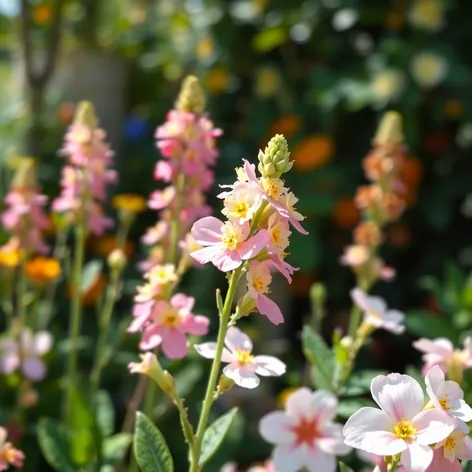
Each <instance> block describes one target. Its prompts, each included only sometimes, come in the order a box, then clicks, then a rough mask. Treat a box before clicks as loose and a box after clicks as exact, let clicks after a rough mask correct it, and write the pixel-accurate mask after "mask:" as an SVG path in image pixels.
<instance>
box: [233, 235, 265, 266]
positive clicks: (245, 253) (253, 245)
mask: <svg viewBox="0 0 472 472" xmlns="http://www.w3.org/2000/svg"><path fill="white" fill-rule="evenodd" d="M269 241H270V236H269V233H268V232H267V231H266V230H260V231H258V232H257V233H256V234H255V235H254V236H252V237H251V238H249V239H248V240H247V241H244V242H243V243H241V244H240V245H239V248H238V253H239V256H240V257H241V259H244V260H247V259H252V258H253V257H256V256H257V255H258V254H259V252H261V251H262V249H264V248H265V247H266V245H267V243H268V242H269Z"/></svg>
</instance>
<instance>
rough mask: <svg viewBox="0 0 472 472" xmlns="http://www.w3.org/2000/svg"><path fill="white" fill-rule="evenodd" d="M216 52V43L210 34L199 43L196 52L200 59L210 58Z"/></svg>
mask: <svg viewBox="0 0 472 472" xmlns="http://www.w3.org/2000/svg"><path fill="white" fill-rule="evenodd" d="M214 52H215V43H214V42H213V39H211V37H210V36H205V37H204V38H202V39H201V40H200V41H198V43H197V48H196V53H197V57H198V58H199V59H203V60H206V59H210V57H211V56H213V53H214Z"/></svg>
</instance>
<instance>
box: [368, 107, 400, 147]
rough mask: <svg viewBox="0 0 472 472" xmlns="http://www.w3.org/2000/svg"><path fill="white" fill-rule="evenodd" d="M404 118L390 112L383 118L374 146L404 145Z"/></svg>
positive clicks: (394, 112)
mask: <svg viewBox="0 0 472 472" xmlns="http://www.w3.org/2000/svg"><path fill="white" fill-rule="evenodd" d="M402 143H403V131H402V117H401V115H400V113H397V112H396V111H388V112H387V113H385V115H384V116H383V118H382V120H381V122H380V124H379V127H378V128H377V134H376V135H375V138H374V144H375V145H377V146H382V145H385V144H402Z"/></svg>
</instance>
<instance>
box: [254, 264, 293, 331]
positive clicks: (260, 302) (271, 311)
mask: <svg viewBox="0 0 472 472" xmlns="http://www.w3.org/2000/svg"><path fill="white" fill-rule="evenodd" d="M246 279H247V289H248V292H249V294H250V295H251V297H252V298H253V299H254V301H255V302H256V307H257V309H258V310H259V313H260V314H261V315H265V316H267V318H269V320H270V321H271V322H272V323H274V324H275V325H278V324H279V323H283V322H284V317H283V315H282V312H281V311H280V308H279V307H278V305H277V303H275V302H274V301H273V300H271V299H270V298H269V297H268V296H267V295H266V293H270V289H269V285H270V283H271V282H272V275H271V274H270V268H269V263H268V262H259V261H251V262H250V263H249V270H248V271H247V273H246Z"/></svg>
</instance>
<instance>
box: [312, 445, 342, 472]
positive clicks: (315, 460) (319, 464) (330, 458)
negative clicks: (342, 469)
mask: <svg viewBox="0 0 472 472" xmlns="http://www.w3.org/2000/svg"><path fill="white" fill-rule="evenodd" d="M306 455H307V458H306V462H305V467H306V469H308V472H320V471H323V472H335V471H336V470H337V465H338V464H337V460H336V457H335V456H334V455H333V454H326V453H324V452H323V451H320V450H319V449H318V448H310V449H308V450H307V451H306Z"/></svg>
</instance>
